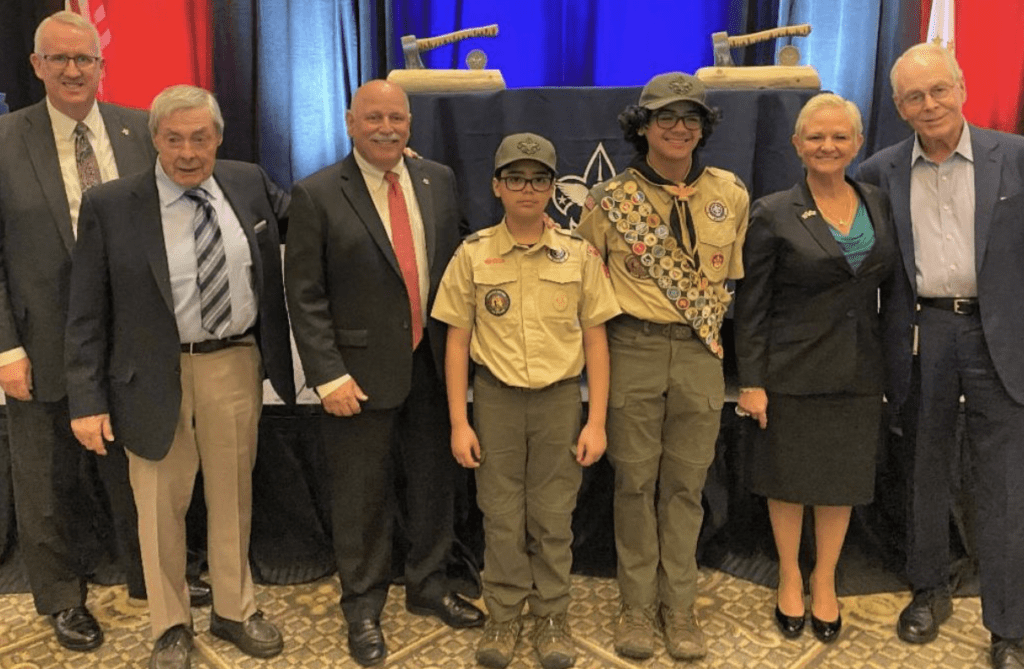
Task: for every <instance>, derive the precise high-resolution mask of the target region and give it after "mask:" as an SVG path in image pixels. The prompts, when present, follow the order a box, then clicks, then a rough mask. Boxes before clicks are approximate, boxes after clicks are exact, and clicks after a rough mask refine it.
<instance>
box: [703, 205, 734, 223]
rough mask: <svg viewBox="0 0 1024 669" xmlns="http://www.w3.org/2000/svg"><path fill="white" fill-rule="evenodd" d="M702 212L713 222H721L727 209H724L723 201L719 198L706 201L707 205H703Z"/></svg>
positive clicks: (725, 215) (727, 211)
mask: <svg viewBox="0 0 1024 669" xmlns="http://www.w3.org/2000/svg"><path fill="white" fill-rule="evenodd" d="M704 213H706V214H707V215H708V218H710V219H711V220H712V221H714V222H715V223H721V222H722V221H724V220H725V219H726V217H727V216H728V215H729V210H728V209H726V207H725V203H724V202H722V201H721V200H713V201H711V202H708V206H706V207H704Z"/></svg>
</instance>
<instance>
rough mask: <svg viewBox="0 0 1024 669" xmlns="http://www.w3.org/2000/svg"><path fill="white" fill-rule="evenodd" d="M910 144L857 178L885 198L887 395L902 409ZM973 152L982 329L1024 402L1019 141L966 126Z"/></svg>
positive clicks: (1007, 382)
mask: <svg viewBox="0 0 1024 669" xmlns="http://www.w3.org/2000/svg"><path fill="white" fill-rule="evenodd" d="M914 141H915V138H914V137H910V138H909V139H906V140H904V141H903V142H900V143H899V144H894V145H893V146H890V147H889V148H887V149H883V150H882V151H879V152H878V153H876V154H875V155H873V156H872V157H871V158H870V159H869V160H866V161H865V162H863V163H862V164H861V166H860V169H859V171H858V177H859V178H861V179H863V180H864V181H867V182H869V183H873V184H876V185H878V186H879V187H880V188H881V189H882V190H884V191H885V192H886V193H888V194H889V201H890V202H891V203H892V211H893V220H894V221H895V225H896V237H897V239H898V240H899V249H900V254H899V267H898V269H897V274H896V277H895V280H894V281H893V283H892V287H891V290H883V292H882V323H883V328H884V338H885V347H886V350H885V354H886V371H887V378H888V388H887V394H888V397H889V399H890V400H891V401H893V402H894V403H895V404H897V405H899V404H901V403H902V402H903V401H904V400H905V399H906V397H907V394H908V392H909V390H910V372H911V368H912V361H913V347H914V323H915V319H916V305H917V262H916V260H915V258H914V230H913V227H912V225H911V220H910V167H911V166H910V156H911V153H912V151H913V148H914ZM971 149H972V151H973V153H974V262H975V270H976V272H977V279H978V302H979V307H980V310H981V326H982V330H983V332H984V334H985V342H986V343H987V344H988V351H989V355H990V356H991V357H992V363H993V364H994V365H995V368H996V373H997V374H998V375H999V379H1000V380H1001V381H1002V383H1003V386H1004V387H1005V388H1006V390H1007V392H1008V393H1009V394H1010V397H1012V398H1013V399H1014V401H1016V402H1018V403H1024V354H1022V348H1021V335H1022V334H1024V137H1020V136H1018V135H1010V134H1007V133H1003V132H998V131H995V130H986V129H984V128H977V127H974V126H971Z"/></svg>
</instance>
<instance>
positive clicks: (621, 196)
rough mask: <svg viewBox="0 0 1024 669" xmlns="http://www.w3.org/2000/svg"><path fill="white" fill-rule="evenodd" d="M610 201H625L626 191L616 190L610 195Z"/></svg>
mask: <svg viewBox="0 0 1024 669" xmlns="http://www.w3.org/2000/svg"><path fill="white" fill-rule="evenodd" d="M612 199H613V200H615V201H616V202H622V201H623V200H625V199H626V191H624V190H623V189H621V188H616V189H615V192H614V193H612Z"/></svg>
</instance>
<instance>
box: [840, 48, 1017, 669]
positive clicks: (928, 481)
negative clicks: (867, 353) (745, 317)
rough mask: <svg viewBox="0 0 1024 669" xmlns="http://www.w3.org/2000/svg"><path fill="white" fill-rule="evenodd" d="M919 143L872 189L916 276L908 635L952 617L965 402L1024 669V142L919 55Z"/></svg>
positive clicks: (910, 348) (909, 297) (913, 101)
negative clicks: (975, 117)
mask: <svg viewBox="0 0 1024 669" xmlns="http://www.w3.org/2000/svg"><path fill="white" fill-rule="evenodd" d="M892 83H893V91H894V94H893V99H894V100H895V102H896V107H897V109H898V110H899V113H900V115H901V116H902V117H903V119H904V120H906V121H907V122H908V123H909V124H910V125H911V126H912V127H913V128H914V130H915V131H916V134H915V137H911V138H910V139H907V140H906V141H904V142H901V143H899V144H896V145H895V146H892V147H889V148H888V149H885V150H883V151H880V152H879V153H877V154H875V155H874V156H873V157H872V158H871V159H870V160H868V161H866V162H865V163H864V164H863V165H861V168H860V178H862V179H863V180H864V181H867V182H869V183H873V184H877V185H879V186H881V187H882V188H883V189H884V190H885V191H887V192H888V194H889V198H890V200H891V202H892V209H893V217H894V220H895V223H896V232H897V237H898V241H899V246H900V252H901V253H900V255H901V267H900V268H898V269H897V276H896V280H895V281H894V284H893V288H892V290H891V292H889V294H884V295H883V322H884V325H883V327H884V337H885V340H886V346H887V352H886V355H887V367H888V369H887V372H888V376H889V379H888V392H887V394H888V397H889V400H890V402H892V403H893V404H894V405H896V406H902V414H903V416H904V418H905V419H906V420H907V422H908V426H907V427H908V432H909V433H910V434H911V435H913V434H914V433H915V432H916V435H914V436H915V438H916V445H915V447H914V470H913V481H912V483H913V491H912V504H911V516H910V521H909V528H908V530H909V531H908V534H909V537H908V543H909V545H908V565H907V570H908V575H909V577H910V581H911V584H912V586H913V589H914V598H913V601H912V602H911V603H910V605H908V606H907V608H906V609H904V611H903V612H902V613H901V614H900V618H899V623H898V625H897V632H898V634H899V636H900V638H901V639H903V640H904V641H908V642H910V643H926V642H928V641H931V640H932V639H934V638H935V637H936V635H937V634H938V631H939V626H940V625H941V623H942V622H943V621H945V620H946V619H947V618H948V617H949V616H950V613H951V611H952V602H951V599H950V592H949V566H950V564H949V562H950V554H949V513H950V508H951V499H950V497H951V494H950V490H951V484H952V481H951V473H950V472H951V463H952V462H953V461H954V459H955V458H956V455H955V443H956V442H955V431H956V420H957V414H958V406H959V399H960V397H961V395H962V396H963V397H964V398H965V399H966V407H967V414H966V415H967V442H968V443H969V444H970V458H971V464H972V469H973V474H974V485H973V486H972V488H971V489H972V491H973V494H974V498H975V505H976V508H977V528H978V532H977V546H978V563H979V567H980V572H981V602H982V619H983V622H984V624H985V627H987V628H988V629H989V631H990V632H991V633H992V647H991V660H992V664H993V666H995V667H1000V668H1001V667H1024V647H1022V643H1021V639H1022V637H1024V587H1022V586H1024V531H1022V529H1021V528H1022V527H1024V479H1022V477H1021V472H1024V355H1022V354H1021V345H1020V341H1021V334H1022V333H1024V291H1022V286H1024V262H1022V258H1024V213H1022V212H1024V138H1021V137H1019V136H1016V135H1009V134H1006V133H1001V132H995V131H992V130H985V129H983V128H978V127H975V126H971V125H969V124H967V123H966V122H965V121H964V117H963V113H962V107H963V103H964V100H965V99H966V95H967V93H966V88H965V86H964V79H963V73H962V72H961V70H960V68H959V66H958V65H957V63H956V60H955V59H954V58H953V56H952V54H950V53H949V52H948V51H947V50H945V49H943V48H941V47H939V46H937V45H933V44H922V45H917V46H915V47H912V48H911V49H909V50H908V51H907V52H906V53H904V54H903V55H902V56H901V57H900V58H899V59H898V60H897V61H896V64H895V65H894V66H893V70H892Z"/></svg>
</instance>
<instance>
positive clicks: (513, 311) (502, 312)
mask: <svg viewBox="0 0 1024 669" xmlns="http://www.w3.org/2000/svg"><path fill="white" fill-rule="evenodd" d="M473 275H474V276H473V279H474V283H475V284H476V312H477V318H478V319H479V320H480V321H481V323H486V324H487V326H489V328H490V329H493V330H494V331H495V333H496V334H499V335H501V336H508V335H511V334H512V333H514V332H515V331H516V330H517V329H518V326H519V323H520V316H519V314H520V311H521V310H522V300H521V299H520V287H519V284H518V278H519V277H518V273H517V272H516V268H515V267H514V266H508V265H484V266H483V267H476V268H474V270H473Z"/></svg>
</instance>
